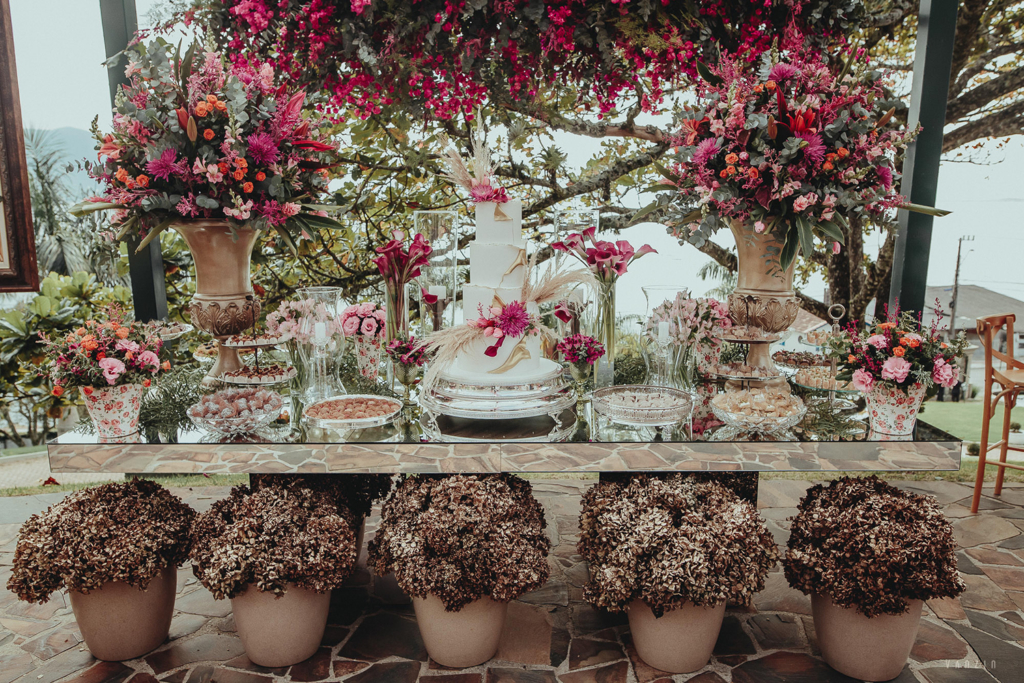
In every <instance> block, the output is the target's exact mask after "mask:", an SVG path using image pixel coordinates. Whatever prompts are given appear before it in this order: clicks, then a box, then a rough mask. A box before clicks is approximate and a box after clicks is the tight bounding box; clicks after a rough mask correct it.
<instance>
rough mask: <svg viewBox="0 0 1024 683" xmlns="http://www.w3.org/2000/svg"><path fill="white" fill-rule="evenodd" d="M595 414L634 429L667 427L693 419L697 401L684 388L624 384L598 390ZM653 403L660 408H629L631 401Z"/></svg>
mask: <svg viewBox="0 0 1024 683" xmlns="http://www.w3.org/2000/svg"><path fill="white" fill-rule="evenodd" d="M591 396H592V399H591V400H592V401H593V405H594V412H596V413H597V414H598V415H601V416H603V417H606V418H608V419H609V420H611V421H612V422H616V423H618V424H622V425H627V426H633V427H665V426H668V425H673V424H676V423H678V422H682V421H683V420H685V419H687V418H689V417H690V414H691V412H692V411H693V398H692V397H691V396H690V395H689V394H688V393H686V392H685V391H682V390H680V389H673V388H671V387H659V386H651V385H646V384H624V385H621V386H615V387H605V388H603V389H598V390H596V391H595V392H594V393H593V394H592V395H591ZM634 398H636V399H641V400H647V399H649V400H652V402H656V403H658V404H659V405H656V406H638V405H629V401H630V400H631V399H634Z"/></svg>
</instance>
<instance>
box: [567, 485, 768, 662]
mask: <svg viewBox="0 0 1024 683" xmlns="http://www.w3.org/2000/svg"><path fill="white" fill-rule="evenodd" d="M578 549H579V553H580V555H582V556H583V558H584V559H585V560H587V562H588V563H589V565H590V581H588V582H587V584H586V585H585V586H584V587H583V596H584V598H585V599H586V600H588V601H589V602H591V603H593V604H594V605H595V606H597V607H602V608H605V609H608V610H611V611H616V612H620V611H623V610H625V611H626V613H627V615H628V617H629V627H630V630H631V631H632V635H633V642H634V644H635V646H636V650H637V653H638V654H639V655H640V657H641V658H642V659H643V660H644V661H645V662H647V663H648V664H650V665H651V666H653V667H654V668H656V669H660V670H662V671H670V672H672V673H689V672H691V671H696V670H698V669H700V668H702V667H703V666H704V665H706V664H707V662H708V660H709V659H710V657H711V652H712V650H713V649H714V647H715V641H716V640H717V639H718V632H719V630H720V629H721V627H722V620H723V618H724V616H725V605H726V603H727V602H730V601H731V602H746V601H748V600H749V598H750V597H751V596H752V595H753V594H754V593H756V592H757V591H759V590H761V589H762V588H764V581H765V577H766V576H767V575H768V571H769V570H770V569H771V568H772V567H774V566H775V563H776V562H777V561H778V549H777V547H776V545H775V540H774V539H773V538H772V535H771V533H770V532H769V531H768V528H767V527H766V526H765V523H764V522H763V521H762V520H761V518H760V517H759V516H758V514H757V509H756V508H755V507H754V505H752V504H751V503H749V502H747V501H744V500H742V499H741V498H739V497H738V496H737V495H736V494H735V493H734V492H733V491H731V490H729V489H728V488H726V487H725V486H722V485H721V484H719V483H717V482H713V481H705V482H701V481H697V480H696V479H694V478H693V477H689V476H686V475H682V474H671V475H667V476H649V475H639V476H635V477H630V478H628V479H627V478H622V479H619V478H616V479H613V480H609V481H601V483H599V484H598V485H597V486H594V487H593V488H591V489H589V490H588V491H587V492H586V494H584V496H583V510H582V512H581V514H580V541H579V545H578Z"/></svg>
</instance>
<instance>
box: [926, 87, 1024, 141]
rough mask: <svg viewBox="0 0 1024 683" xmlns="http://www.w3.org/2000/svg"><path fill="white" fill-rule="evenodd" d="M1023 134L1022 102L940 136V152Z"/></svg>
mask: <svg viewBox="0 0 1024 683" xmlns="http://www.w3.org/2000/svg"><path fill="white" fill-rule="evenodd" d="M1020 133H1024V100H1020V101H1017V102H1014V103H1013V104H1011V105H1009V106H1007V107H1004V108H1003V109H1001V110H1000V111H998V112H996V113H992V114H986V115H985V116H983V117H982V118H979V119H976V120H974V121H970V122H968V123H965V124H963V125H962V126H958V127H956V128H954V129H953V130H951V131H949V132H948V133H946V134H945V135H943V136H942V152H943V153H947V152H951V151H953V150H954V149H956V148H957V147H960V146H962V145H966V144H967V143H968V142H972V141H974V140H979V139H982V138H995V137H1002V136H1007V135H1019V134H1020Z"/></svg>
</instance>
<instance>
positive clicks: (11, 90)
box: [0, 0, 39, 292]
mask: <svg viewBox="0 0 1024 683" xmlns="http://www.w3.org/2000/svg"><path fill="white" fill-rule="evenodd" d="M0 208H2V211H0V292H36V291H39V269H38V267H37V266H36V240H35V232H34V231H33V228H32V203H31V200H30V198H29V188H28V163H27V161H26V160H25V135H24V131H23V129H22V124H21V99H20V98H19V96H18V70H17V67H16V66H15V62H14V33H13V32H12V30H11V7H10V2H9V0H0Z"/></svg>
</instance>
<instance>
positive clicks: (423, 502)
mask: <svg viewBox="0 0 1024 683" xmlns="http://www.w3.org/2000/svg"><path fill="white" fill-rule="evenodd" d="M544 527H545V522H544V510H543V508H542V507H541V505H540V503H538V502H537V499H536V498H534V497H533V492H532V488H531V486H530V484H529V482H527V481H525V480H523V479H519V478H518V477H514V476H511V475H507V474H492V475H462V474H456V475H451V476H444V477H434V476H418V477H412V478H409V479H406V480H405V481H404V482H402V483H401V484H400V485H399V486H398V487H397V488H396V489H395V490H394V491H393V492H392V494H391V495H390V496H389V497H388V499H387V501H386V502H385V503H384V507H383V511H382V515H381V523H380V528H379V529H378V530H377V534H376V536H375V537H374V539H373V540H372V541H370V544H369V564H370V566H371V567H372V568H373V570H374V571H375V572H376V573H377V574H378V575H381V576H383V575H385V574H387V573H389V572H394V573H395V578H396V579H397V580H398V585H399V586H401V588H402V590H404V591H405V592H406V593H408V594H409V595H410V596H412V599H413V607H414V609H415V610H416V620H417V622H418V623H419V627H420V633H422V634H423V642H424V644H425V645H426V647H427V652H428V653H429V654H430V657H431V658H432V659H433V660H434V661H435V662H437V663H438V664H442V665H444V666H450V667H456V668H465V667H468V666H475V665H477V664H481V663H483V662H485V661H487V660H488V659H490V658H491V657H492V656H494V653H495V652H496V651H497V649H498V641H499V639H500V638H501V631H502V628H503V626H504V623H505V614H506V612H507V610H508V603H509V602H510V601H512V600H515V599H516V598H518V597H519V596H520V595H522V594H523V593H526V592H527V591H531V590H534V589H536V588H539V587H540V586H542V585H544V583H545V582H546V581H547V579H548V573H549V571H550V569H549V567H548V562H547V555H548V550H550V548H551V541H550V540H549V539H548V537H547V535H546V534H545V532H544Z"/></svg>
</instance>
